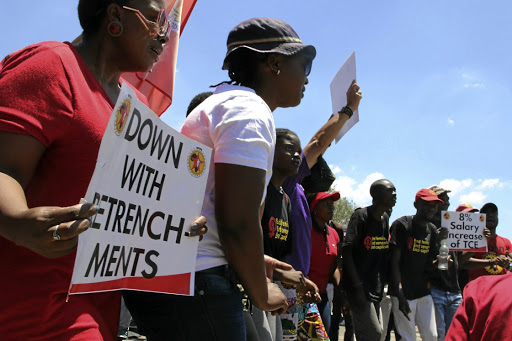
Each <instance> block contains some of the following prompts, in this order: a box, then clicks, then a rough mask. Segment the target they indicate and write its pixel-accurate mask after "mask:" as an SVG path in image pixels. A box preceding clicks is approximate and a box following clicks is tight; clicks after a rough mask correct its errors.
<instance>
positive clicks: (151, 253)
mask: <svg viewBox="0 0 512 341" xmlns="http://www.w3.org/2000/svg"><path fill="white" fill-rule="evenodd" d="M151 256H156V257H158V256H160V254H159V253H158V252H157V251H155V250H149V251H148V253H146V263H147V264H148V265H149V266H150V267H151V269H152V270H153V271H152V272H151V273H147V272H146V270H143V271H142V276H144V278H147V279H150V278H153V277H155V275H156V273H157V272H158V266H157V265H156V263H155V262H154V261H153V260H152V259H151Z"/></svg>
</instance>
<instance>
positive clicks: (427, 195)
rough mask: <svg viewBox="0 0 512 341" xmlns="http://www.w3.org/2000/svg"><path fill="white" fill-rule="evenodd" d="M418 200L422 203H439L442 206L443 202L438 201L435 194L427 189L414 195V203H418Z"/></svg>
mask: <svg viewBox="0 0 512 341" xmlns="http://www.w3.org/2000/svg"><path fill="white" fill-rule="evenodd" d="M419 199H421V200H423V201H439V202H441V203H443V204H444V201H442V200H441V199H439V197H438V196H437V194H436V192H434V191H433V190H431V189H428V188H423V189H420V190H419V191H418V193H416V198H415V200H414V201H418V200H419Z"/></svg>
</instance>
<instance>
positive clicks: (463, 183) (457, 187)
mask: <svg viewBox="0 0 512 341" xmlns="http://www.w3.org/2000/svg"><path fill="white" fill-rule="evenodd" d="M472 185H473V180H472V179H464V180H456V179H445V180H443V181H441V182H440V183H439V186H440V187H442V188H444V189H448V190H450V191H452V193H451V195H452V196H455V195H457V193H460V192H461V191H463V190H464V189H466V188H468V187H471V186H472Z"/></svg>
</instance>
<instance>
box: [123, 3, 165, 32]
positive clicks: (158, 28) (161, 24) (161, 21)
mask: <svg viewBox="0 0 512 341" xmlns="http://www.w3.org/2000/svg"><path fill="white" fill-rule="evenodd" d="M123 9H126V10H128V11H132V12H134V13H135V14H136V15H137V17H138V18H139V19H140V20H141V21H142V23H143V24H144V26H146V29H147V30H148V31H152V32H153V34H155V35H157V36H158V37H164V38H165V37H169V35H170V34H171V24H170V23H169V19H168V18H167V14H166V13H165V10H164V9H163V8H162V9H161V10H160V12H158V16H157V21H156V22H154V21H151V20H148V19H147V18H146V17H145V16H144V14H142V13H141V11H139V10H138V9H136V8H131V7H128V6H123Z"/></svg>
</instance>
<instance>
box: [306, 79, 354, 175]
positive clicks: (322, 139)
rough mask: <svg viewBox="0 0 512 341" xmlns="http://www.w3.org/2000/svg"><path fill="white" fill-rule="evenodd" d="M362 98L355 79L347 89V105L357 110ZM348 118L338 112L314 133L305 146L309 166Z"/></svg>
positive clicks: (313, 163)
mask: <svg viewBox="0 0 512 341" xmlns="http://www.w3.org/2000/svg"><path fill="white" fill-rule="evenodd" d="M361 98H362V94H361V91H359V85H357V83H356V81H355V80H354V81H353V82H352V84H351V85H350V87H349V89H348V91H347V107H349V108H350V110H352V112H354V111H356V110H357V108H358V107H359V102H360V101H361ZM340 110H341V108H340ZM348 119H349V115H348V114H346V113H341V114H340V113H336V114H334V115H332V116H331V118H329V120H328V121H327V123H325V124H324V125H323V126H322V128H320V130H318V131H317V132H316V133H315V135H313V137H312V138H311V140H310V141H309V143H308V144H307V145H306V146H305V147H304V155H305V156H306V161H307V163H308V166H309V168H311V167H313V166H314V165H315V164H316V162H317V159H318V157H319V156H320V155H322V154H323V153H325V151H326V150H327V148H328V147H329V145H330V144H331V142H332V141H333V140H334V138H335V137H336V135H338V132H339V131H340V130H341V128H343V125H344V124H345V122H347V121H348Z"/></svg>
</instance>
